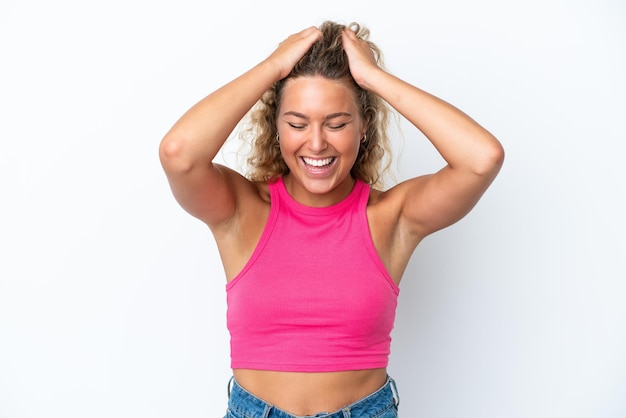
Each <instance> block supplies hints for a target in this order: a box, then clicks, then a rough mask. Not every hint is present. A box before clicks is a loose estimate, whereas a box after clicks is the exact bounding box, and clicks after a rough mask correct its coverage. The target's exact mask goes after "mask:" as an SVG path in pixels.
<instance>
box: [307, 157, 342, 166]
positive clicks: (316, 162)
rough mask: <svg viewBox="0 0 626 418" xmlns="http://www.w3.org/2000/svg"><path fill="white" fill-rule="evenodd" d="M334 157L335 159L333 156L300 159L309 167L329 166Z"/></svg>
mask: <svg viewBox="0 0 626 418" xmlns="http://www.w3.org/2000/svg"><path fill="white" fill-rule="evenodd" d="M335 159H336V158H335V157H328V158H319V159H315V158H308V157H302V161H304V164H306V165H307V166H309V167H314V168H324V167H329V166H330V165H332V163H334V162H335Z"/></svg>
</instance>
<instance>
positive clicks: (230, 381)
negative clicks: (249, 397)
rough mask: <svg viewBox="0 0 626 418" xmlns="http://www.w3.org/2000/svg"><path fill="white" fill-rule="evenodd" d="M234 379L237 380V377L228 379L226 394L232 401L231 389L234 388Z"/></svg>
mask: <svg viewBox="0 0 626 418" xmlns="http://www.w3.org/2000/svg"><path fill="white" fill-rule="evenodd" d="M234 379H235V376H231V377H230V379H228V384H227V385H226V392H227V393H228V400H230V391H231V387H232V383H233V380H234Z"/></svg>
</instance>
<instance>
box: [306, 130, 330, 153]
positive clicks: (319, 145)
mask: <svg viewBox="0 0 626 418" xmlns="http://www.w3.org/2000/svg"><path fill="white" fill-rule="evenodd" d="M308 146H309V149H310V150H311V151H313V152H320V151H324V150H325V149H326V148H327V147H328V143H327V142H326V134H325V133H324V130H323V129H313V130H312V132H311V136H310V138H309V141H308Z"/></svg>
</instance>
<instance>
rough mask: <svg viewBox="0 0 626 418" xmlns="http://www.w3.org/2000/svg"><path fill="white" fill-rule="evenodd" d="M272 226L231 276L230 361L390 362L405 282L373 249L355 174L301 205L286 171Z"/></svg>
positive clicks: (338, 366)
mask: <svg viewBox="0 0 626 418" xmlns="http://www.w3.org/2000/svg"><path fill="white" fill-rule="evenodd" d="M269 191H270V198H271V209H270V215H269V218H268V220H267V225H266V226H265V229H264V231H263V234H262V235H261V238H260V240H259V243H258V244H257V247H256V248H255V250H254V252H253V254H252V256H251V257H250V260H249V261H248V263H247V264H246V266H245V267H244V268H243V270H242V271H241V272H240V273H239V274H238V275H237V276H236V277H235V278H234V279H233V280H231V281H230V282H229V283H228V284H227V285H226V294H227V304H228V312H227V325H228V330H229V331H230V336H231V341H230V345H231V367H232V368H233V369H255V370H274V371H288V372H331V371H341V370H360V369H373V368H382V367H386V366H387V364H388V360H389V352H390V345H391V336H390V334H391V330H392V329H393V324H394V318H395V312H396V306H397V300H398V294H399V291H400V289H399V288H398V286H397V285H396V284H395V283H394V282H393V280H392V279H391V277H390V276H389V274H388V272H387V271H386V269H385V267H384V266H383V264H382V262H381V260H380V258H379V257H378V254H377V252H376V250H375V248H374V244H373V242H372V238H371V235H370V232H369V227H368V223H367V216H366V206H367V201H368V198H369V193H370V188H369V186H368V185H367V184H366V183H364V182H362V181H357V182H356V185H355V187H354V189H353V190H352V192H351V193H350V195H349V196H348V197H346V198H345V199H344V200H342V201H341V202H339V203H337V204H335V205H332V206H329V207H323V208H313V207H308V206H304V205H302V204H300V203H298V202H297V201H295V200H294V199H293V198H292V197H291V196H290V195H289V194H288V192H287V190H286V188H285V185H284V183H283V181H282V178H281V179H279V180H278V181H277V182H275V183H271V184H270V185H269Z"/></svg>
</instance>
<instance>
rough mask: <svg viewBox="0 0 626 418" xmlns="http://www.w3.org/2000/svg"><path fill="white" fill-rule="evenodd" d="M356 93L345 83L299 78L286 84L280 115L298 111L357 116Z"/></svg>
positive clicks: (314, 78)
mask: <svg viewBox="0 0 626 418" xmlns="http://www.w3.org/2000/svg"><path fill="white" fill-rule="evenodd" d="M358 109H359V107H358V104H357V101H356V93H355V92H354V90H353V89H352V88H351V87H349V86H348V85H346V83H345V82H342V81H338V80H330V79H327V78H324V77H320V76H316V77H297V78H293V79H289V80H287V81H286V82H285V85H284V86H283V90H282V98H281V106H280V113H284V112H289V111H297V112H299V113H303V114H307V115H309V114H310V115H313V114H317V113H334V112H339V111H341V112H348V113H351V114H354V115H355V116H357V115H358V114H359V111H358Z"/></svg>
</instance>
